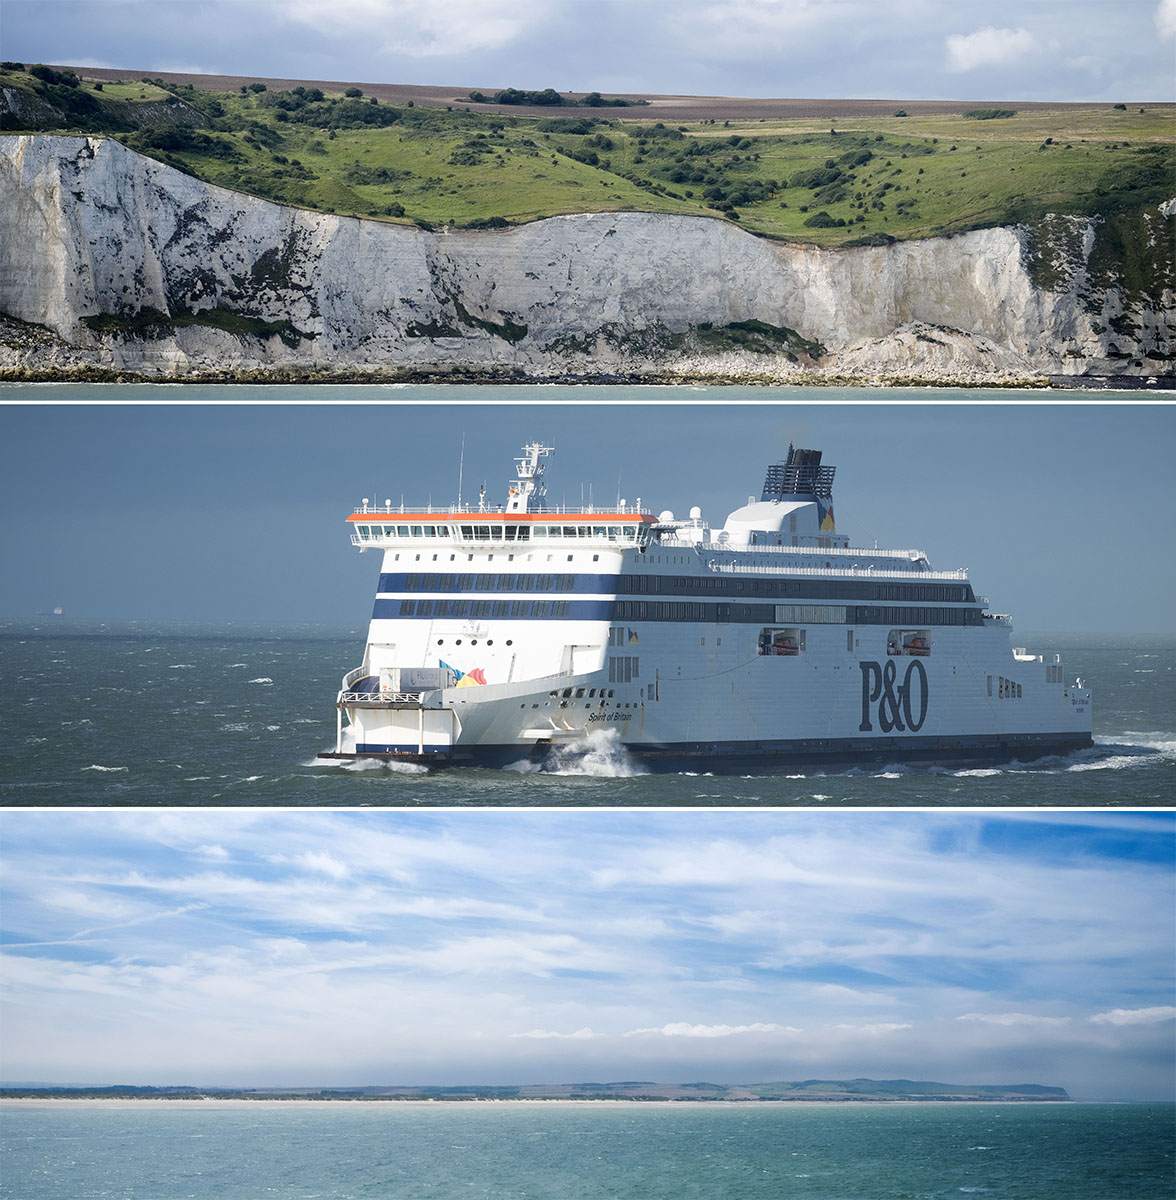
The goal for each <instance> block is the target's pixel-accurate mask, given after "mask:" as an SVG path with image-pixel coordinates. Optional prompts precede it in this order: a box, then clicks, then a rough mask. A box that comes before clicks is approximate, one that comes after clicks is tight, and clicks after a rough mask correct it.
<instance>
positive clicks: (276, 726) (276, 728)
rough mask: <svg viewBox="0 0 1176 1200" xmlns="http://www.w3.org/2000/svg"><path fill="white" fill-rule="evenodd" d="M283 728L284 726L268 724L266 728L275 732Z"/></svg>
mask: <svg viewBox="0 0 1176 1200" xmlns="http://www.w3.org/2000/svg"><path fill="white" fill-rule="evenodd" d="M281 728H282V727H281V726H280V725H267V726H266V729H268V730H269V731H270V733H274V732H275V731H276V730H278V729H281Z"/></svg>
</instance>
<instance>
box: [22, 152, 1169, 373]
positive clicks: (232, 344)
mask: <svg viewBox="0 0 1176 1200" xmlns="http://www.w3.org/2000/svg"><path fill="white" fill-rule="evenodd" d="M1141 219H1142V220H1144V222H1145V224H1146V229H1145V231H1144V236H1145V237H1146V238H1149V239H1154V243H1155V245H1156V246H1158V247H1161V248H1166V247H1168V246H1170V244H1171V240H1172V231H1171V226H1172V222H1173V220H1174V218H1173V217H1172V216H1170V215H1165V214H1164V213H1162V212H1160V211H1159V210H1156V211H1155V212H1154V213H1153V212H1149V213H1145V214H1143V216H1142V218H1141ZM1051 221H1052V223H1053V224H1052V226H1051V228H1052V234H1053V235H1052V236H1050V237H1047V238H1043V237H1042V233H1041V230H1038V231H1036V233H1031V232H1030V231H1028V230H1025V229H1022V228H994V229H984V230H977V231H974V232H969V233H961V234H957V235H954V236H951V237H940V238H932V239H926V240H921V241H909V242H894V243H892V244H888V245H883V246H863V247H855V248H850V249H842V250H821V249H817V248H814V247H811V246H803V245H792V244H785V243H780V242H774V241H769V240H767V239H764V238H760V237H756V236H753V235H752V234H749V233H747V232H745V231H744V230H742V229H740V228H739V227H738V226H736V225H734V224H732V223H731V222H729V221H725V220H717V219H709V218H705V217H686V216H673V215H661V214H649V213H599V214H592V215H581V216H564V217H553V218H550V219H547V220H542V221H536V222H534V223H533V224H529V225H523V226H518V227H514V228H510V229H504V230H483V231H445V230H440V231H437V232H426V231H424V230H421V229H417V228H415V227H411V226H404V225H396V224H391V223H387V222H380V221H372V220H360V219H356V218H351V217H339V216H333V215H330V214H326V213H319V212H311V211H307V210H302V209H296V208H291V207H286V206H283V205H279V204H274V203H271V202H269V201H266V200H261V199H258V198H256V197H252V196H248V195H243V194H241V193H238V192H233V191H229V190H226V189H224V188H219V187H213V186H210V185H208V184H206V183H202V182H200V181H199V180H197V179H194V178H191V177H190V176H187V175H184V174H182V173H180V172H178V171H175V170H173V169H172V168H170V167H167V166H164V165H162V164H160V163H158V162H155V161H153V160H151V159H148V158H144V157H142V156H140V155H137V154H135V153H134V152H132V151H130V150H128V149H126V148H125V147H123V146H122V145H120V144H119V143H118V142H116V141H114V140H110V139H103V138H78V137H64V136H5V137H0V246H2V247H3V249H2V250H0V315H2V316H3V317H5V318H10V319H9V320H6V321H3V322H2V326H3V328H0V367H8V368H19V367H23V368H34V369H35V368H41V369H46V368H52V367H61V368H66V367H72V366H82V365H95V366H106V367H111V368H120V369H127V370H134V371H141V372H144V373H148V374H153V375H156V374H162V375H183V374H186V373H193V372H202V371H209V370H217V369H222V368H237V369H252V368H260V369H265V368H274V367H291V368H298V369H305V370H332V369H346V370H350V371H356V370H366V369H372V370H402V371H404V372H413V373H418V372H428V371H432V370H436V369H445V368H462V369H468V370H473V371H477V370H495V371H498V372H508V371H510V370H512V369H517V370H521V371H522V372H523V373H525V374H526V375H530V376H536V377H551V376H566V375H592V374H601V373H615V374H626V375H639V374H642V373H648V372H653V373H658V374H660V375H663V376H664V375H673V374H682V375H693V376H699V375H704V376H705V375H713V376H721V377H729V378H732V379H736V378H740V377H749V376H757V377H761V378H763V377H772V378H779V379H780V380H781V381H784V382H786V381H788V380H789V379H790V378H799V377H800V376H802V375H803V376H806V377H810V378H811V377H817V376H820V375H822V374H828V375H839V376H846V377H852V378H858V379H863V380H864V379H868V378H886V377H897V376H908V377H919V378H924V379H942V380H961V381H962V380H967V381H992V382H998V381H999V380H1001V379H1011V378H1026V377H1030V376H1041V375H1048V374H1082V373H1095V374H1136V375H1149V374H1150V375H1157V374H1165V373H1168V372H1170V370H1171V367H1170V366H1169V364H1168V360H1167V351H1168V349H1169V339H1170V338H1171V335H1172V316H1173V309H1174V307H1176V305H1174V297H1173V293H1172V290H1171V287H1170V286H1168V285H1165V286H1163V287H1161V288H1159V289H1158V291H1159V294H1145V295H1139V294H1133V293H1128V292H1127V291H1126V290H1125V289H1124V288H1123V287H1119V286H1115V284H1114V281H1113V280H1112V282H1111V283H1110V284H1108V283H1107V281H1106V278H1105V272H1103V275H1102V276H1101V277H1100V278H1099V279H1097V280H1096V279H1094V277H1093V275H1092V273H1091V271H1090V269H1089V261H1088V260H1089V258H1090V254H1091V249H1092V247H1093V246H1094V245H1095V241H1096V236H1097V226H1096V222H1092V221H1089V220H1085V219H1078V218H1052V219H1051ZM1048 224H1049V223H1048V222H1047V225H1048ZM1164 253H1167V250H1166V249H1164ZM1043 266H1044V267H1046V268H1048V271H1046V272H1045V273H1044V274H1043V271H1042V269H1041V268H1042V267H1043ZM1170 277H1171V276H1170V273H1169V274H1167V275H1166V276H1165V278H1166V279H1168V280H1170ZM1041 278H1047V279H1048V281H1049V286H1048V288H1047V287H1045V286H1038V285H1037V284H1036V283H1035V282H1034V280H1035V279H1041ZM1154 290H1155V289H1153V291H1154ZM102 314H107V315H108V316H107V318H106V319H105V320H103V319H101V317H102ZM87 318H89V320H87ZM13 319H14V320H13ZM737 322H759V323H762V325H763V326H766V327H769V328H768V330H767V335H766V336H764V331H763V330H759V331H758V333H757V332H756V331H755V330H753V331H752V335H751V340H752V341H754V342H755V343H756V345H757V346H758V349H757V350H749V349H745V348H744V349H741V348H739V347H738V346H736V345H735V344H734V342H733V341H731V340H730V339H728V340H727V341H724V339H723V337H722V336H721V331H722V330H723V328H724V327H727V326H730V325H731V324H733V323H737ZM22 323H23V324H22ZM38 327H40V328H38ZM784 331H794V334H795V336H794V334H793V333H785V332H784ZM744 340H745V341H746V340H747V339H746V338H745V339H744ZM1173 348H1174V349H1176V347H1173Z"/></svg>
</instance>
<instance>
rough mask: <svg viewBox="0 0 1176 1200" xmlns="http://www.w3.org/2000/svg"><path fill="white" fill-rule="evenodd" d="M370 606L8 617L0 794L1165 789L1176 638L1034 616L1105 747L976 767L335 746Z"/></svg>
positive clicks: (743, 799)
mask: <svg viewBox="0 0 1176 1200" xmlns="http://www.w3.org/2000/svg"><path fill="white" fill-rule="evenodd" d="M365 633H366V631H365V629H364V628H362V627H360V626H357V625H321V624H290V625H284V626H273V625H264V626H262V625H248V624H243V623H231V624H230V623H217V624H212V623H203V624H202V623H193V622H189V623H178V622H173V623H162V622H147V621H137V622H126V623H100V622H92V623H87V622H82V621H76V622H75V621H68V620H66V621H57V620H52V619H48V620H39V621H32V622H30V621H6V622H0V661H3V663H4V665H5V669H4V671H3V673H2V676H0V709H2V711H3V712H4V714H5V717H4V721H3V726H4V734H3V738H2V740H0V803H3V804H6V805H14V806H27V805H247V806H248V805H289V806H301V805H320V806H356V807H360V806H381V805H398V806H418V805H425V806H429V805H432V806H462V805H522V806H576V805H592V806H599V805H618V806H619V805H636V806H644V805H656V806H684V807H696V806H715V807H719V806H729V805H730V806H772V805H785V806H792V805H807V806H816V807H838V806H846V805H848V806H865V807H873V806H932V807H938V806H945V807H949V806H959V807H967V806H973V805H1006V806H1007V805H1013V806H1020V805H1025V806H1035V805H1044V806H1102V807H1117V806H1123V807H1140V806H1147V805H1170V804H1171V803H1172V801H1173V797H1174V796H1176V638H1173V637H1171V636H1166V637H1151V636H1141V635H1130V636H1106V635H1100V636H1098V637H1095V636H1082V635H1058V634H1044V635H1029V636H1030V637H1031V640H1032V641H1033V643H1034V644H1040V645H1041V646H1044V647H1048V648H1049V649H1050V650H1051V651H1053V650H1059V651H1061V652H1062V655H1063V658H1064V660H1065V663H1066V669H1067V672H1068V673H1070V672H1073V673H1076V674H1078V675H1080V676H1082V677H1083V678H1084V679H1085V680H1086V681H1087V683H1088V684H1089V686H1091V687H1092V689H1093V692H1094V733H1095V745H1094V747H1093V748H1091V749H1089V750H1085V751H1080V752H1077V753H1074V754H1071V755H1067V756H1065V757H1052V758H1047V759H1043V760H1041V761H1039V762H1035V763H1012V762H1010V763H1007V764H1003V765H1002V764H996V765H993V766H990V767H985V768H980V769H968V770H951V769H945V768H938V767H923V768H910V767H903V766H901V765H898V764H892V765H889V766H886V767H884V768H883V769H879V770H862V769H849V770H844V771H835V772H817V771H814V772H811V773H805V774H800V773H797V774H795V775H790V776H778V775H771V776H754V775H745V776H717V775H709V774H671V775H662V774H645V773H643V772H642V768H641V767H639V766H638V765H636V764H635V763H634V762H633V761H632V760H631V759H630V758H629V757H628V755H627V754H626V752H625V750H624V747H623V746H621V745H619V744H617V743H615V742H610V741H608V740H607V736H606V735H601V737H600V739H599V740H597V741H596V742H594V743H593V744H591V745H590V746H589V747H588V748H587V749H586V751H585V752H583V753H580V754H576V755H568V756H566V757H564V758H562V759H560V760H559V761H557V762H553V763H551V764H549V765H548V766H546V767H545V768H543V769H541V770H535V769H534V768H533V767H530V766H528V765H527V764H523V763H520V765H519V768H518V769H515V770H509V769H508V770H484V769H474V768H460V769H450V770H429V769H427V768H421V767H414V766H409V765H397V766H384V765H380V764H374V763H351V764H347V765H338V764H323V763H319V762H316V761H315V756H316V755H317V754H318V753H319V752H320V751H323V750H330V749H333V747H334V740H335V709H334V701H335V695H336V692H337V689H338V686H339V680H340V678H341V676H342V674H343V672H344V671H345V670H346V669H347V668H348V667H349V666H350V665H351V664H353V663H354V662H355V661H356V656H357V654H359V653H361V652H362V648H363V643H364V637H365Z"/></svg>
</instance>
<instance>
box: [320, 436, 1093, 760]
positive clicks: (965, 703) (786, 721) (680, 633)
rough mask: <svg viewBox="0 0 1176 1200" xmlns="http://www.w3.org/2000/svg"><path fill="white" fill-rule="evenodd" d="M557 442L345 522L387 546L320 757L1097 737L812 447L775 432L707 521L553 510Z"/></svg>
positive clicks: (485, 756) (979, 750) (889, 753)
mask: <svg viewBox="0 0 1176 1200" xmlns="http://www.w3.org/2000/svg"><path fill="white" fill-rule="evenodd" d="M551 453H552V449H551V447H548V446H544V445H541V444H539V443H533V444H530V445H528V446H526V447H525V448H524V451H523V455H522V457H521V458H519V459H518V460H517V461H516V470H515V475H516V478H515V479H514V480H512V481H511V483H510V485H509V490H508V495H507V500H506V502H505V503H504V504H501V505H498V506H493V505H490V504H489V503H487V501H486V498H485V495H484V494H482V495H481V496H480V498H479V502H478V505H477V506H476V507H474V506H468V505H467V506H463V505H461V504H458V505H454V506H452V507H450V508H447V509H432V508H426V509H415V510H412V511H409V510H406V509H405V508H404V506H403V505H402V506H400V507H399V508H396V507H394V506H392V505H390V504H385V505H384V506H373V505H369V504H368V503H367V502H366V501H365V502H364V504H363V506H362V507H361V508H359V509H357V510H356V511H355V512H353V513H352V514H351V516H350V517H349V518H348V521H349V523H350V525H351V529H352V534H351V537H352V541H353V542H354V544H355V545H357V546H359V547H360V549H361V550H368V549H373V550H379V551H381V552H382V554H383V564H382V567H381V574H380V580H379V586H378V590H377V595H376V601H375V608H374V611H373V613H372V621H371V628H370V632H369V634H368V641H367V646H366V648H365V651H364V657H363V661H362V663H361V664H360V665H359V666H358V667H356V668H355V670H353V671H350V672H348V674H347V675H346V676H344V679H343V684H342V689H341V690H340V692H339V696H338V713H339V718H338V740H337V745H336V750H335V752H334V754H332V755H326V756H325V757H345V758H350V757H377V758H380V757H383V758H392V759H402V760H410V761H419V762H426V763H431V764H442V763H482V764H491V765H492V764H505V763H510V762H517V761H519V760H521V759H526V758H537V757H542V756H544V755H545V754H546V753H547V752H548V751H550V750H551V748H553V747H557V746H564V745H575V744H578V743H582V742H583V741H584V740H585V738H586V737H587V735H588V734H589V733H591V732H592V731H593V730H597V729H615V730H616V731H617V732H618V734H619V736H620V738H621V740H622V741H623V742H624V744H625V746H626V747H627V748H628V750H629V751H630V752H631V753H633V754H634V755H637V756H638V757H640V758H641V759H642V760H644V761H646V762H648V763H649V764H650V765H653V766H662V767H665V768H672V769H680V768H683V767H691V766H705V767H706V768H707V769H711V770H715V769H724V768H730V769H740V770H743V769H748V768H749V767H750V768H752V769H759V770H764V771H771V770H783V769H786V768H793V767H795V766H797V765H803V764H807V763H812V764H826V763H838V762H846V761H874V762H899V761H935V762H969V761H977V760H981V759H992V758H997V759H1008V758H1012V757H1032V756H1037V755H1041V754H1045V753H1055V752H1065V751H1068V750H1072V749H1076V748H1080V747H1084V746H1089V745H1090V744H1091V720H1090V693H1089V691H1088V690H1087V689H1085V688H1084V687H1082V686H1081V684H1080V683H1076V682H1073V681H1071V682H1067V681H1066V680H1065V679H1064V676H1063V669H1062V664H1061V660H1060V658H1059V656H1057V655H1051V656H1048V657H1046V656H1038V655H1032V654H1028V653H1026V652H1025V651H1023V650H1013V649H1010V645H1009V631H1010V628H1011V621H1010V619H1009V618H1008V617H1006V616H999V615H995V614H992V613H990V612H989V611H987V601H986V600H985V599H984V598H983V597H978V596H976V595H975V593H974V592H973V590H972V586H971V584H970V582H969V581H968V576H967V572H965V571H935V570H932V568H931V566H930V564H929V563H928V561H927V559H926V556H925V555H923V554H922V553H921V552H919V551H916V550H879V549H876V548H875V549H862V548H860V547H853V546H851V545H850V544H849V539H848V538H847V537H846V536H845V535H844V534H841V533H838V532H837V529H836V524H835V521H834V515H833V493H832V484H833V475H834V471H835V468H833V467H829V466H822V465H821V452H820V451H814V450H801V449H793V448H791V447H790V448H789V454H788V459H787V461H786V462H783V463H778V464H775V465H773V466H770V467H769V468H768V472H767V478H766V480H765V482H764V487H763V490H762V493H761V495H760V498H759V499H758V500H757V499H755V498H754V497H750V498H749V501H748V503H747V504H746V505H744V506H743V507H742V508H739V509H736V510H735V511H734V512H733V513H731V514H730V516H728V517H727V520H726V522H725V523H724V525H723V527H722V528H721V529H712V528H711V527H710V526H709V525H708V524H707V523H706V522H705V521H703V519H702V516H701V513H700V512H699V510H698V509H691V511H690V515H689V516H688V517H687V518H685V519H678V518H675V517H674V515H673V513H671V512H663V513H661V514H660V515H659V516H654V515H653V514H652V513H651V512H649V511H647V510H646V509H644V508H642V507H641V502H640V500H638V501H637V503H636V504H634V505H632V506H630V505H628V504H627V503H625V502H624V501H621V502H619V503H618V505H617V506H616V508H615V509H612V510H609V511H597V510H596V509H594V508H592V507H588V508H580V509H575V510H568V509H563V508H547V507H544V504H543V497H544V490H545V489H544V484H543V473H544V467H545V459H546V458H547V456H548V455H550V454H551Z"/></svg>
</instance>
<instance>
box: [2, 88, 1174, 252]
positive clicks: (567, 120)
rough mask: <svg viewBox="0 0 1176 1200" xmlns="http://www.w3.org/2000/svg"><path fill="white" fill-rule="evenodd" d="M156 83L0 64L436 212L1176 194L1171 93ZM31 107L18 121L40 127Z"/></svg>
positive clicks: (244, 186) (131, 121) (481, 217)
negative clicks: (725, 112) (463, 90)
mask: <svg viewBox="0 0 1176 1200" xmlns="http://www.w3.org/2000/svg"><path fill="white" fill-rule="evenodd" d="M83 74H84V72H83ZM161 84H162V81H160V80H157V81H155V82H154V83H152V82H138V81H128V82H121V83H112V82H109V81H106V82H104V83H103V84H102V86H101V88H100V89H98V88H96V86H95V83H94V82H93V81H85V80H83V82H82V84H81V86H80V88H75V89H68V88H62V87H61V86H59V85H53V84H46V83H43V82H42V81H39V80H36V79H34V78H33V77H31V76H30V75H28V74H27V72H23V71H14V70H0V86H4V87H8V88H15V89H16V90H17V91H21V92H24V93H25V94H26V95H27V96H29V97H32V96H36V97H38V98H39V99H40V100H41V101H42V103H43V104H44V103H48V104H50V105H55V106H57V107H58V108H59V109H60V111H61V120H60V123H59V124H58V126H57V128H58V129H60V130H64V131H70V132H76V133H87V134H102V133H105V134H109V135H111V136H114V137H117V138H118V139H119V140H121V141H123V142H124V143H126V144H127V145H129V146H131V147H133V148H134V149H136V150H138V151H140V152H142V153H144V154H148V155H151V156H153V157H155V158H159V159H161V160H163V161H165V162H168V163H171V164H172V165H174V166H177V167H180V168H181V169H183V170H185V171H188V172H189V173H191V174H193V175H195V176H197V177H198V178H200V179H203V180H205V181H207V182H209V183H215V184H219V185H222V186H225V187H230V188H235V189H237V190H240V191H243V192H248V193H250V194H253V195H258V196H263V197H266V198H267V199H271V200H277V201H281V202H284V203H288V204H294V205H299V206H304V207H307V208H312V209H318V210H321V211H326V212H335V213H339V214H342V215H351V216H361V217H369V218H375V219H381V220H390V221H396V222H399V223H405V222H413V221H415V222H418V223H422V224H427V225H430V226H436V227H441V226H469V225H474V226H475V227H476V226H478V225H480V224H485V223H486V222H495V223H498V222H502V221H506V222H509V223H517V222H523V221H531V220H535V219H538V218H540V217H546V216H553V215H556V214H561V213H582V212H608V211H639V212H672V213H690V214H696V215H704V216H722V217H726V218H728V219H731V220H733V221H737V222H738V223H739V224H740V225H741V226H742V227H743V228H745V229H747V230H749V231H751V232H754V233H758V234H762V235H768V236H772V237H777V238H782V239H786V240H790V241H798V242H801V241H802V242H810V243H814V244H818V245H824V246H837V245H844V244H846V243H848V242H853V241H858V240H861V239H872V240H880V239H885V238H914V237H925V236H930V235H936V234H943V233H950V232H955V231H960V230H964V229H973V228H979V227H985V226H992V225H1002V224H1009V223H1015V222H1018V221H1032V220H1033V219H1034V218H1035V217H1037V216H1040V215H1041V214H1042V213H1044V212H1063V213H1075V214H1083V215H1089V214H1094V213H1110V212H1114V211H1117V210H1123V209H1133V208H1139V207H1141V206H1143V205H1148V204H1156V203H1160V202H1162V201H1163V200H1166V199H1170V198H1171V197H1172V196H1173V195H1176V137H1174V134H1176V128H1174V124H1173V110H1172V109H1171V108H1154V109H1151V110H1148V109H1146V107H1145V108H1143V109H1141V108H1139V107H1138V106H1131V107H1129V108H1123V107H1122V106H1120V107H1118V108H1115V107H1112V106H1111V105H1107V106H1105V108H1083V109H1075V108H1067V109H1059V110H1042V109H1034V110H1030V111H1026V112H1024V113H1016V114H1015V115H1013V116H1011V117H1004V118H998V119H987V120H978V119H970V118H967V117H965V116H963V115H961V114H958V113H955V114H941V115H916V116H910V117H898V116H893V117H885V118H877V117H874V118H868V119H865V118H862V119H857V120H848V119H847V120H846V121H845V122H844V124H842V123H840V122H839V123H837V125H836V126H835V128H836V132H834V131H833V130H832V129H831V128H830V127H829V124H828V119H827V118H824V119H817V118H813V119H809V120H788V121H769V120H756V121H751V122H748V123H744V124H739V125H735V124H727V123H726V122H722V121H719V122H709V121H704V122H697V121H696V122H692V123H686V124H682V125H670V124H669V123H659V122H656V121H653V120H651V119H650V118H649V117H648V116H644V117H643V116H642V115H641V114H642V110H641V109H639V108H636V109H621V110H617V109H608V110H592V109H583V108H577V109H562V110H561V109H556V110H554V111H553V112H552V115H551V116H550V117H546V118H543V117H531V116H521V115H520V116H514V115H505V116H504V115H502V114H501V113H498V112H493V113H491V112H485V111H479V110H478V109H477V106H471V107H470V108H465V107H464V106H454V107H453V108H452V109H443V108H435V107H424V106H416V107H414V106H412V105H404V106H394V105H390V104H386V103H383V102H379V103H377V104H373V102H372V100H371V99H370V98H368V97H359V98H352V99H350V100H345V99H344V98H343V97H342V96H340V95H338V94H334V95H332V94H329V93H328V94H327V95H325V96H324V97H323V99H322V100H321V101H320V100H317V99H315V98H314V97H313V93H312V94H311V98H309V99H308V98H307V97H306V96H299V95H298V94H296V93H295V92H289V91H287V92H279V91H275V90H270V91H264V92H252V91H246V92H245V93H244V94H241V93H224V92H221V93H216V92H208V91H196V90H194V89H192V88H189V87H185V86H181V85H172V84H167V85H164V86H161ZM67 93H72V94H67ZM171 97H176V98H178V99H179V100H180V101H182V102H183V104H181V105H176V104H175V101H174V100H173V101H172V104H173V105H174V106H175V107H174V110H175V112H176V114H177V118H178V120H179V122H180V123H179V124H177V125H172V126H159V125H158V124H155V125H149V124H148V123H147V122H148V119H150V121H152V122H158V121H159V120H160V117H159V112H160V101H167V100H169V98H171ZM39 111H40V115H39V117H38V119H37V120H36V122H35V124H36V129H34V130H31V131H32V132H35V131H36V130H37V129H45V130H47V129H48V128H49V127H51V126H52V118H49V119H46V117H45V115H44V108H43V107H42V108H41V109H40V110H39ZM618 112H621V113H623V114H624V115H623V116H621V117H617V116H616V115H615V114H616V113H618ZM140 114H141V115H140ZM368 121H374V122H377V124H367V123H366V122H368ZM2 125H3V128H5V129H6V130H14V129H19V128H20V121H19V119H18V118H14V116H13V114H12V113H11V112H9V113H7V114H5V115H4V117H3V119H2ZM798 177H799V178H798ZM818 214H825V215H824V216H820V215H818ZM810 221H815V222H816V224H809V223H808V222H810Z"/></svg>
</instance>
